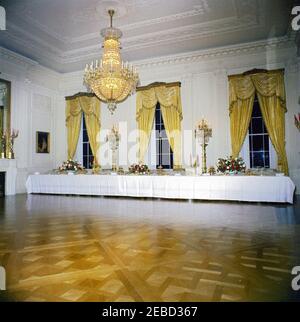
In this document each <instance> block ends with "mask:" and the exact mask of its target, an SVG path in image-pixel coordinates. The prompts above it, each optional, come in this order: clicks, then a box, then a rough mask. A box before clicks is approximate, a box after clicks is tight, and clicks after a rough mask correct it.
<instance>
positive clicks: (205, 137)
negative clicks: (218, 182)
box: [195, 119, 212, 173]
mask: <svg viewBox="0 0 300 322" xmlns="http://www.w3.org/2000/svg"><path fill="white" fill-rule="evenodd" d="M195 137H196V139H198V142H199V143H200V145H201V147H202V173H206V172H207V167H206V147H207V145H208V141H209V138H211V137H212V129H211V128H209V126H208V124H207V122H206V120H204V119H202V120H201V121H200V122H199V123H198V124H197V126H196V129H195Z"/></svg>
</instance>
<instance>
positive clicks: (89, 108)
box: [78, 96, 100, 165]
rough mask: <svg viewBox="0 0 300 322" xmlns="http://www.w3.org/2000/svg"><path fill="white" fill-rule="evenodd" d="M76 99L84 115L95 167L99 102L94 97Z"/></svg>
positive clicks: (98, 129)
mask: <svg viewBox="0 0 300 322" xmlns="http://www.w3.org/2000/svg"><path fill="white" fill-rule="evenodd" d="M78 99H79V103H80V106H81V109H82V111H83V113H84V119H85V124H86V129H87V133H88V137H89V142H90V146H91V149H92V152H93V156H94V159H95V161H94V162H95V165H98V164H99V160H98V150H99V147H100V143H99V139H98V134H99V132H100V100H99V99H98V98H97V97H95V96H93V97H89V96H79V97H78Z"/></svg>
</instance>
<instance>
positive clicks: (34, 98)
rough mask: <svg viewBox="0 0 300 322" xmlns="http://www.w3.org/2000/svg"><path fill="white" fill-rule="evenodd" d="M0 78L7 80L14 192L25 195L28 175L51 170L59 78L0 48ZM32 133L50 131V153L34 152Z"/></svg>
mask: <svg viewBox="0 0 300 322" xmlns="http://www.w3.org/2000/svg"><path fill="white" fill-rule="evenodd" d="M0 72H1V74H0V78H2V79H6V80H9V81H11V95H12V98H11V127H12V128H15V129H18V130H19V136H18V138H17V139H16V140H15V156H16V159H17V168H18V170H17V171H18V173H17V183H16V190H17V193H21V192H25V181H26V178H27V176H28V174H30V173H33V172H36V171H39V172H41V173H42V172H46V171H49V169H53V168H54V167H55V164H56V162H55V160H56V140H57V135H56V134H57V132H56V126H57V125H58V124H57V122H56V120H55V115H56V107H57V101H58V100H59V97H60V96H59V92H58V83H59V77H60V75H59V74H57V73H55V72H53V71H51V70H48V69H46V68H44V67H41V66H39V65H38V64H37V63H35V62H33V61H31V60H29V59H26V58H24V57H22V56H19V55H16V54H14V53H12V52H9V51H6V50H4V49H1V51H0ZM36 131H44V132H50V136H51V139H50V153H49V154H37V153H36V152H35V144H36Z"/></svg>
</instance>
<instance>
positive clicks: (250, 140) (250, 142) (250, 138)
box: [249, 135, 253, 151]
mask: <svg viewBox="0 0 300 322" xmlns="http://www.w3.org/2000/svg"><path fill="white" fill-rule="evenodd" d="M252 142H253V139H252V135H249V149H250V151H252V150H253V148H252Z"/></svg>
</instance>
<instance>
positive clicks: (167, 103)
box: [136, 85, 182, 168]
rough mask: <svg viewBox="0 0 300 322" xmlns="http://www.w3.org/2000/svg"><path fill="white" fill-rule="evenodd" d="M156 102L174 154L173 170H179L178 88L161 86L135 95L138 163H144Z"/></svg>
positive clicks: (180, 115) (179, 104) (179, 97)
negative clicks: (158, 104)
mask: <svg viewBox="0 0 300 322" xmlns="http://www.w3.org/2000/svg"><path fill="white" fill-rule="evenodd" d="M157 102H159V103H160V107H161V111H162V117H163V121H164V124H165V128H166V133H167V137H168V141H169V143H170V146H171V148H172V150H173V153H174V168H180V167H181V120H182V106H181V96H180V88H179V86H174V87H167V86H165V85H162V86H159V87H153V88H150V89H146V90H143V91H139V92H138V93H137V98H136V120H137V123H138V130H139V150H138V159H139V162H144V158H145V154H146V151H147V148H148V145H149V140H150V135H151V130H152V127H153V121H154V114H155V107H156V104H157Z"/></svg>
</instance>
